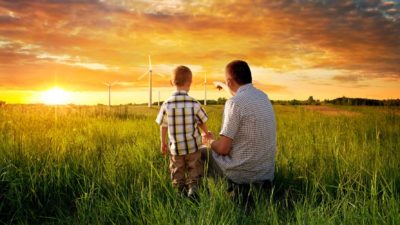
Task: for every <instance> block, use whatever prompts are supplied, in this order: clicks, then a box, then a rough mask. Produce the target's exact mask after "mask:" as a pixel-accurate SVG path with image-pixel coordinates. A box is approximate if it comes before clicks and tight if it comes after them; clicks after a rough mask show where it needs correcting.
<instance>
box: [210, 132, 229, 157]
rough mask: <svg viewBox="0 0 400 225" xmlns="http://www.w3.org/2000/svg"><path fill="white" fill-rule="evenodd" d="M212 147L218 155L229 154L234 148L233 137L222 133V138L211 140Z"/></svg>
mask: <svg viewBox="0 0 400 225" xmlns="http://www.w3.org/2000/svg"><path fill="white" fill-rule="evenodd" d="M210 146H211V149H212V150H213V151H214V152H215V153H217V154H218V155H228V154H229V153H230V152H231V148H232V139H230V138H229V137H225V136H222V135H221V138H220V139H219V140H218V141H216V140H214V138H212V139H211V140H210Z"/></svg>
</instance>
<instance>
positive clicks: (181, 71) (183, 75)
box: [172, 66, 192, 86]
mask: <svg viewBox="0 0 400 225" xmlns="http://www.w3.org/2000/svg"><path fill="white" fill-rule="evenodd" d="M191 79H192V71H191V70H190V69H189V68H188V67H186V66H178V67H176V68H175V70H174V74H173V75H172V83H173V84H174V85H176V86H183V85H185V83H186V82H188V81H189V80H191Z"/></svg>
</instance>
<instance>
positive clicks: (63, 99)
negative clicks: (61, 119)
mask: <svg viewBox="0 0 400 225" xmlns="http://www.w3.org/2000/svg"><path fill="white" fill-rule="evenodd" d="M70 100H71V95H70V93H68V92H66V91H64V90H63V89H61V88H59V87H53V88H52V89H50V90H47V91H45V92H43V93H42V95H41V101H42V102H43V103H44V104H46V105H65V104H67V103H69V101H70Z"/></svg>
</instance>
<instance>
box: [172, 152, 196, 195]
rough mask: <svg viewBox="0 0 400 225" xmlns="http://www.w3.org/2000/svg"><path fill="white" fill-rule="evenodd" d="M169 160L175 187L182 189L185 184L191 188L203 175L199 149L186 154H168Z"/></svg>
mask: <svg viewBox="0 0 400 225" xmlns="http://www.w3.org/2000/svg"><path fill="white" fill-rule="evenodd" d="M169 162H170V163H169V168H170V170H171V179H172V184H173V185H174V186H175V187H177V188H178V189H180V190H183V189H184V188H185V186H186V185H188V187H189V188H191V187H195V186H197V185H198V184H199V182H200V178H201V177H202V176H203V162H202V160H201V151H200V150H199V151H196V152H194V153H190V154H188V155H170V160H169ZM186 172H187V179H186V176H185V174H186Z"/></svg>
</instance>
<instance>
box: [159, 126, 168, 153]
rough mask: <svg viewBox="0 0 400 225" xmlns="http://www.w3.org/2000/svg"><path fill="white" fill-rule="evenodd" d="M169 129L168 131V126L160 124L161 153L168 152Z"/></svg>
mask: <svg viewBox="0 0 400 225" xmlns="http://www.w3.org/2000/svg"><path fill="white" fill-rule="evenodd" d="M167 131H168V127H165V126H160V134H161V135H160V138H161V153H162V154H163V155H165V154H167V153H168V144H167Z"/></svg>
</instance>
